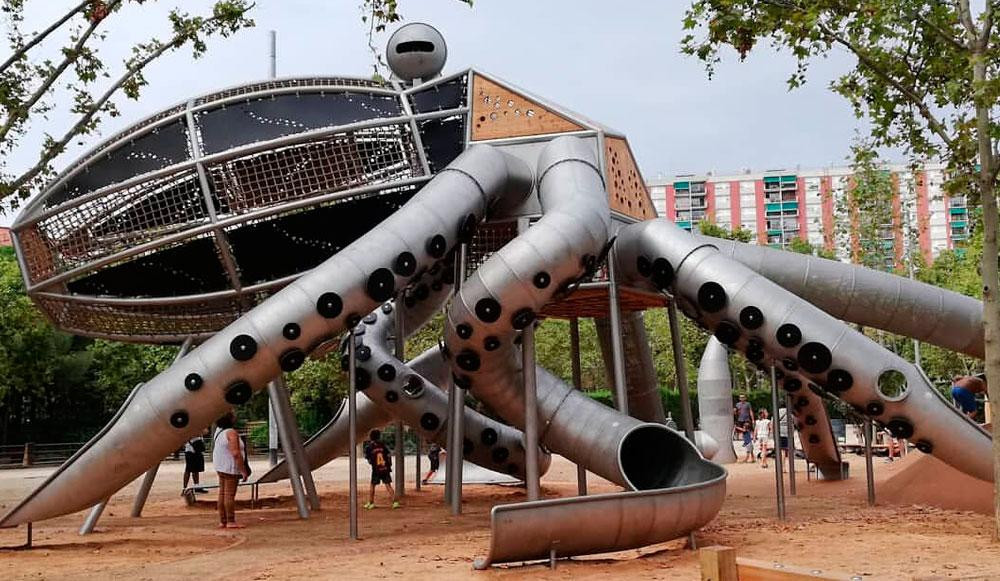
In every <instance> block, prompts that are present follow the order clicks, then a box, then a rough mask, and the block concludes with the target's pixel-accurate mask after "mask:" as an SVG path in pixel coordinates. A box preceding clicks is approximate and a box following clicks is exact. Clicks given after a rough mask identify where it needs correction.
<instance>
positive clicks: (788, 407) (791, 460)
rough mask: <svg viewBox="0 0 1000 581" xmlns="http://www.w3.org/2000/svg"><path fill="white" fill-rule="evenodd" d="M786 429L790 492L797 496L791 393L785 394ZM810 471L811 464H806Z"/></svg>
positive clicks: (807, 471) (807, 470)
mask: <svg viewBox="0 0 1000 581" xmlns="http://www.w3.org/2000/svg"><path fill="white" fill-rule="evenodd" d="M785 431H786V432H788V493H789V494H791V495H792V496H795V495H796V493H795V421H794V419H793V418H792V395H791V394H787V395H786V396H785ZM779 441H780V438H779ZM775 454H777V452H775ZM808 473H809V466H808V465H806V474H807V475H808Z"/></svg>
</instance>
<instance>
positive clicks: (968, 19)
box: [958, 0, 989, 42]
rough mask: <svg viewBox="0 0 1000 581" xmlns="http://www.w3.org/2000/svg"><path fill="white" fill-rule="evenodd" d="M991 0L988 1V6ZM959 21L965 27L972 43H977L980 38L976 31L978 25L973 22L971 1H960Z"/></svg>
mask: <svg viewBox="0 0 1000 581" xmlns="http://www.w3.org/2000/svg"><path fill="white" fill-rule="evenodd" d="M988 3H989V0H987V4H988ZM958 19H959V21H961V23H962V26H964V27H965V32H966V33H967V36H968V37H969V38H970V40H971V41H972V42H975V41H976V37H977V36H978V34H977V31H976V23H975V22H973V21H972V11H971V10H969V0H958Z"/></svg>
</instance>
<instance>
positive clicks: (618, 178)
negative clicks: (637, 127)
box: [604, 137, 656, 220]
mask: <svg viewBox="0 0 1000 581" xmlns="http://www.w3.org/2000/svg"><path fill="white" fill-rule="evenodd" d="M604 163H605V170H606V174H607V188H608V199H609V201H610V202H611V209H612V210H614V211H616V212H620V213H622V214H625V215H626V216H631V217H633V218H638V219H639V220H648V219H650V218H655V217H656V210H654V209H653V201H652V199H650V197H649V190H648V189H646V184H645V182H643V181H642V174H640V173H639V167H638V166H637V165H636V163H635V159H633V158H632V152H631V151H629V148H628V143H627V142H626V141H625V140H624V139H622V138H620V137H608V138H606V139H605V140H604Z"/></svg>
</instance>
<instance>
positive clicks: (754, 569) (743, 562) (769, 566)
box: [736, 557, 860, 581]
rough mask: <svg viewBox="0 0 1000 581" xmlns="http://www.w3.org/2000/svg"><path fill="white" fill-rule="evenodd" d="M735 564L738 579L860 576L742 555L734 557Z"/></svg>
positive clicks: (846, 580)
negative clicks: (748, 557)
mask: <svg viewBox="0 0 1000 581" xmlns="http://www.w3.org/2000/svg"><path fill="white" fill-rule="evenodd" d="M736 566H737V569H738V570H739V576H740V577H739V579H740V581H810V580H816V579H819V580H824V581H834V580H839V581H853V580H854V579H859V578H860V577H859V576H856V575H851V574H849V573H838V572H831V571H823V570H820V569H808V568H806V567H796V566H794V565H784V564H781V563H772V562H767V561H757V560H754V559H744V558H743V557H738V558H737V559H736Z"/></svg>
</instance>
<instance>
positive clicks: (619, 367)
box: [608, 248, 628, 415]
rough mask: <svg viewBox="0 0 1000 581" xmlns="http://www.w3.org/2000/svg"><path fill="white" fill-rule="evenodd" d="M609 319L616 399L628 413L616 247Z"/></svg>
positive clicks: (611, 267)
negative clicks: (616, 270) (616, 271)
mask: <svg viewBox="0 0 1000 581" xmlns="http://www.w3.org/2000/svg"><path fill="white" fill-rule="evenodd" d="M608 279H609V280H608V283H609V284H608V302H609V304H608V310H609V311H610V313H609V317H608V319H610V322H611V354H612V359H614V361H613V362H612V363H613V369H614V371H615V374H614V375H615V376H614V382H615V386H614V387H615V400H616V401H617V404H618V411H620V412H621V413H623V414H625V415H628V394H627V393H626V387H625V347H624V345H622V312H621V305H620V304H619V302H618V281H617V278H616V273H615V259H614V249H613V248H612V250H611V255H609V256H608Z"/></svg>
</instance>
